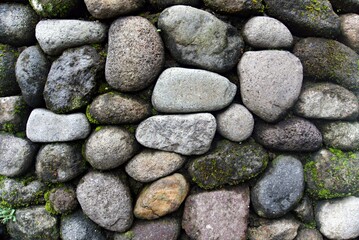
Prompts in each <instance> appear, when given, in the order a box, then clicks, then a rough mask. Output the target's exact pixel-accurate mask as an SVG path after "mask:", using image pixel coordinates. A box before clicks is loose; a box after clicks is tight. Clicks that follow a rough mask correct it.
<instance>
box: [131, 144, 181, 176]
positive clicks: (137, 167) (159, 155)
mask: <svg viewBox="0 0 359 240" xmlns="http://www.w3.org/2000/svg"><path fill="white" fill-rule="evenodd" d="M185 161H186V158H185V157H183V156H181V155H179V154H177V153H171V152H164V151H156V150H150V149H146V150H144V151H142V152H141V153H139V154H137V155H136V156H134V157H133V158H132V159H131V160H130V161H129V162H128V163H127V165H126V172H127V174H128V175H130V176H131V177H132V178H133V179H135V180H136V181H140V182H152V181H154V180H157V179H159V178H161V177H165V176H167V175H169V174H170V173H172V172H174V171H176V170H177V169H179V168H181V167H182V165H183V164H184V162H185Z"/></svg>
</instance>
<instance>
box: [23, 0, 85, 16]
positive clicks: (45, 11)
mask: <svg viewBox="0 0 359 240" xmlns="http://www.w3.org/2000/svg"><path fill="white" fill-rule="evenodd" d="M29 2H30V4H31V6H32V8H33V9H34V10H35V12H36V13H37V14H38V15H40V16H41V17H46V18H55V17H60V18H63V17H67V16H69V14H70V13H71V11H72V10H74V9H75V7H76V5H78V4H79V0H29Z"/></svg>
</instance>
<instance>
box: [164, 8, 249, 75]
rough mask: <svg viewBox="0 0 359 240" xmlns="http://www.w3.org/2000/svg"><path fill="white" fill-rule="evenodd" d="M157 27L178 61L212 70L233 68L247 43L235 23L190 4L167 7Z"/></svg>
mask: <svg viewBox="0 0 359 240" xmlns="http://www.w3.org/2000/svg"><path fill="white" fill-rule="evenodd" d="M158 27H159V28H160V29H161V33H163V35H162V36H163V38H164V41H165V43H166V46H167V47H168V49H169V50H170V52H171V54H172V56H173V57H174V58H175V60H176V61H178V62H180V63H182V64H185V65H191V66H195V67H200V68H203V69H206V70H209V71H214V72H226V71H228V70H230V69H232V68H233V67H234V66H235V65H236V64H237V63H238V59H239V58H240V55H241V51H242V48H243V45H244V44H243V40H242V38H241V36H240V34H239V32H238V31H237V29H235V28H234V27H233V26H231V25H229V24H226V23H224V22H222V21H221V20H219V19H218V18H216V17H215V16H213V15H212V14H210V13H208V12H205V11H203V10H199V9H196V8H193V7H189V6H173V7H169V8H167V9H165V10H164V11H163V12H162V13H161V15H160V17H159V19H158Z"/></svg>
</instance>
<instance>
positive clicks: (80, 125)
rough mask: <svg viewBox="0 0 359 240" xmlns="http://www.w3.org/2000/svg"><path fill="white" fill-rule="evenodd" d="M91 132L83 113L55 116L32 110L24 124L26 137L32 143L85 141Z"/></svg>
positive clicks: (38, 109)
mask: <svg viewBox="0 0 359 240" xmlns="http://www.w3.org/2000/svg"><path fill="white" fill-rule="evenodd" d="M90 131H91V127H90V123H89V122H88V120H87V118H86V115H85V114H83V113H73V114H56V113H53V112H51V111H49V110H47V109H42V108H36V109H34V110H33V111H32V112H31V114H30V117H29V119H28V121H27V124H26V136H27V137H28V138H29V139H30V140H31V141H33V142H67V141H74V140H79V139H85V138H86V137H87V136H88V135H89V133H90Z"/></svg>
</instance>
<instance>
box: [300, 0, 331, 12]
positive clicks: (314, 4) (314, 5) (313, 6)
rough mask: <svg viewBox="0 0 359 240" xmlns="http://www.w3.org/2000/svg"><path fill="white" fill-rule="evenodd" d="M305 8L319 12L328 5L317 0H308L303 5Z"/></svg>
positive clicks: (324, 9) (326, 9)
mask: <svg viewBox="0 0 359 240" xmlns="http://www.w3.org/2000/svg"><path fill="white" fill-rule="evenodd" d="M305 9H306V10H307V11H309V12H311V13H321V12H322V11H328V10H329V7H328V6H327V5H325V4H323V3H322V2H321V1H319V0H310V3H309V4H308V5H306V6H305Z"/></svg>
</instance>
